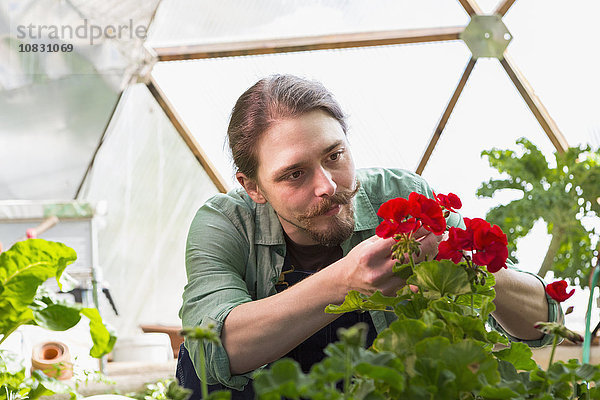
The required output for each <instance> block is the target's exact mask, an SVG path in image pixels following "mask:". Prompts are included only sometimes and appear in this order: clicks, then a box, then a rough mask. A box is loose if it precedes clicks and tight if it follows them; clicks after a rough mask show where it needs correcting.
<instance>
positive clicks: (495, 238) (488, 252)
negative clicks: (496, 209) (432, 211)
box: [436, 218, 508, 273]
mask: <svg viewBox="0 0 600 400" xmlns="http://www.w3.org/2000/svg"><path fill="white" fill-rule="evenodd" d="M465 226H466V229H460V228H450V231H449V234H448V240H446V241H443V242H441V243H440V244H439V246H438V255H437V257H436V259H438V260H443V259H448V260H452V262H454V263H456V264H457V263H458V262H460V260H461V258H462V254H463V253H462V252H463V251H471V252H472V258H473V262H474V263H475V264H477V265H486V266H487V269H488V271H489V272H492V273H495V272H498V271H499V270H500V268H506V259H507V258H508V249H507V247H506V244H507V239H506V235H505V234H504V232H502V229H500V227H499V226H497V225H494V226H491V224H490V223H489V222H487V221H486V220H483V219H481V218H473V219H470V218H465Z"/></svg>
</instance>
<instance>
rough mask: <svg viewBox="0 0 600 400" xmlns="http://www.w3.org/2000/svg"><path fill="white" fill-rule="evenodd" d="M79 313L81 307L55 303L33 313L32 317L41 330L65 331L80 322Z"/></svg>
mask: <svg viewBox="0 0 600 400" xmlns="http://www.w3.org/2000/svg"><path fill="white" fill-rule="evenodd" d="M80 311H81V307H77V306H74V305H73V306H71V305H68V304H63V303H56V304H50V305H49V306H47V307H45V308H43V309H41V310H39V311H34V312H33V315H34V321H35V323H36V324H37V325H39V326H41V327H42V328H46V329H49V330H51V331H66V330H67V329H69V328H72V327H74V326H75V325H77V323H78V322H79V321H80V320H81V315H80Z"/></svg>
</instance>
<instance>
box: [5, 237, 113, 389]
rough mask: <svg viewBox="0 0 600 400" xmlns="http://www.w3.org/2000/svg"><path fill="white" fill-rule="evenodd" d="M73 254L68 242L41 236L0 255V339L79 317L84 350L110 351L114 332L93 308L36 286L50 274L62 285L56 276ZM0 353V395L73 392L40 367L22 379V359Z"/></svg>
mask: <svg viewBox="0 0 600 400" xmlns="http://www.w3.org/2000/svg"><path fill="white" fill-rule="evenodd" d="M76 258H77V255H76V254H75V251H74V250H73V249H71V248H70V247H67V246H65V245H64V244H62V243H55V242H49V241H46V240H43V239H29V240H26V241H22V242H18V243H15V244H14V245H13V246H12V247H11V248H10V249H9V250H7V251H5V252H3V253H2V254H0V315H2V318H1V319H0V335H2V338H1V339H0V344H1V343H2V342H4V341H5V340H6V339H7V338H8V337H9V336H10V334H12V333H13V332H14V331H15V330H16V329H17V328H18V327H19V326H21V325H37V326H40V327H42V328H45V329H49V330H54V331H64V330H67V329H69V328H72V327H73V326H75V325H76V324H77V323H78V322H79V321H80V320H81V317H82V316H85V317H86V318H88V319H89V321H90V323H89V327H90V334H91V337H92V342H93V347H92V348H91V350H90V355H91V356H92V357H101V356H103V355H105V354H107V353H108V352H110V351H111V350H112V348H113V346H114V344H115V341H116V336H115V335H114V334H113V333H112V332H111V331H109V329H108V328H107V327H106V326H105V325H104V324H103V322H102V319H101V318H100V314H99V313H98V310H96V309H95V308H86V307H82V306H80V305H77V304H69V303H66V302H64V301H58V300H56V299H55V298H54V297H53V296H51V295H50V294H49V293H48V292H47V291H46V290H45V289H44V288H43V286H42V284H43V283H44V282H45V281H46V280H47V279H49V278H53V277H54V278H55V279H56V281H57V283H58V285H59V287H61V288H62V283H61V276H62V274H63V272H64V270H65V268H66V267H67V266H68V265H69V264H70V263H72V262H73V261H75V260H76ZM0 356H1V357H0V400H1V399H4V398H6V399H12V398H25V397H26V398H29V399H36V398H38V397H40V396H42V395H48V394H53V393H57V392H67V393H71V395H72V397H74V396H75V392H73V390H72V389H71V388H70V387H68V386H67V385H64V384H62V383H61V382H59V381H57V380H56V379H53V378H48V377H46V376H45V375H44V374H43V373H42V372H40V371H35V372H34V373H33V374H32V377H31V378H27V379H26V378H25V368H24V367H23V365H22V362H18V359H16V358H15V357H13V356H11V355H9V353H8V352H6V351H2V352H1V353H0Z"/></svg>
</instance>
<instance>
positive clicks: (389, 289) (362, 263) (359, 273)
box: [340, 229, 443, 296]
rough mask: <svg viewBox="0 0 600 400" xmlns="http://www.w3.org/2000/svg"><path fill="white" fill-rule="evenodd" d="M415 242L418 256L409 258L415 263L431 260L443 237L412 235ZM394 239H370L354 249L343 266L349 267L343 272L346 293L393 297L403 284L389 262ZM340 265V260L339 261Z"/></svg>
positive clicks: (404, 282)
mask: <svg viewBox="0 0 600 400" xmlns="http://www.w3.org/2000/svg"><path fill="white" fill-rule="evenodd" d="M415 238H416V239H417V240H418V241H419V242H420V243H421V246H420V249H419V250H420V251H419V254H413V260H414V262H415V263H419V262H421V261H424V260H432V259H433V257H435V255H436V254H437V247H438V245H439V243H440V241H441V240H442V238H443V236H441V235H440V236H438V235H434V234H433V233H431V232H429V231H426V230H424V229H419V230H418V231H417V232H415ZM394 243H395V240H394V238H389V239H382V238H380V237H377V236H372V237H370V238H368V239H367V240H365V241H364V242H362V243H360V244H359V245H358V246H356V247H354V248H353V249H352V250H351V251H350V252H349V253H348V255H346V257H344V258H343V262H347V263H349V265H350V266H351V267H350V268H347V269H346V271H348V274H347V275H346V279H345V282H346V285H347V287H348V290H357V291H359V292H361V293H364V294H367V295H370V294H373V293H375V292H376V291H377V290H379V291H381V292H382V293H383V294H384V295H386V296H393V295H395V294H396V292H397V291H398V290H399V289H401V288H402V287H403V286H404V285H405V284H406V281H405V280H404V279H400V278H398V277H397V276H396V275H394V273H393V272H392V269H393V267H394V264H395V263H396V260H394V259H392V246H393V245H394ZM340 261H341V260H340Z"/></svg>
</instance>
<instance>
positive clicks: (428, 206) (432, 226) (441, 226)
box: [408, 192, 446, 235]
mask: <svg viewBox="0 0 600 400" xmlns="http://www.w3.org/2000/svg"><path fill="white" fill-rule="evenodd" d="M408 207H409V213H410V215H412V216H413V217H415V218H417V219H418V220H420V221H421V222H422V223H423V227H424V228H425V229H427V230H428V231H430V232H432V233H434V234H436V235H441V234H442V233H444V231H445V230H446V219H445V218H444V213H443V211H442V208H441V207H440V206H439V204H438V203H437V202H436V201H435V200H432V199H430V198H428V197H426V196H423V195H422V194H419V193H417V192H412V193H411V194H410V195H409V196H408Z"/></svg>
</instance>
